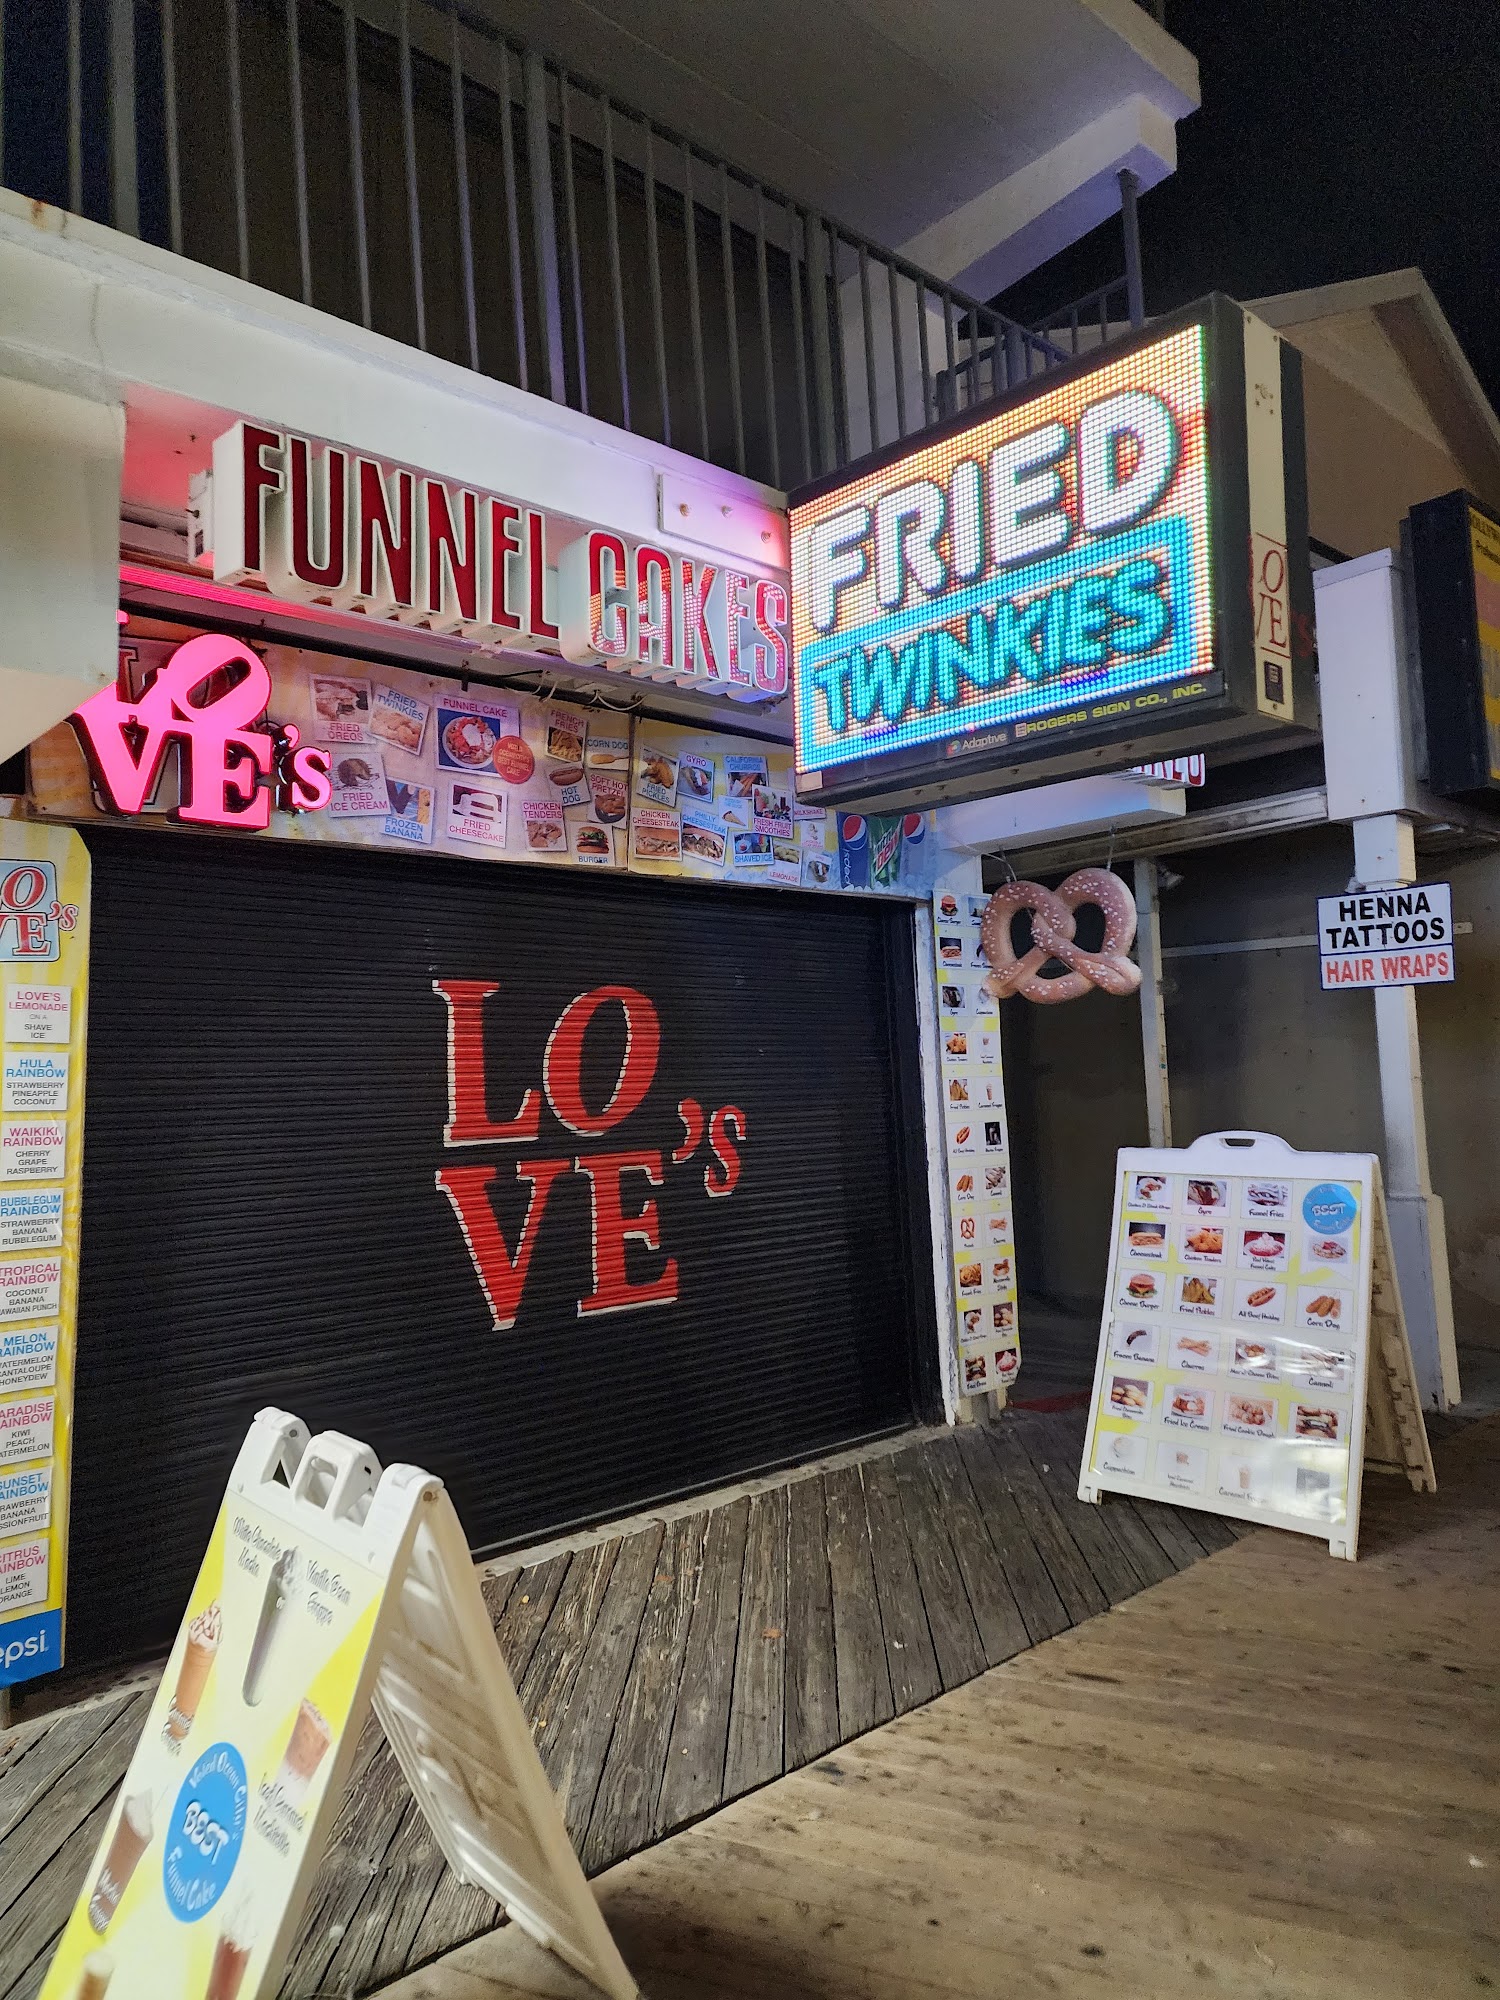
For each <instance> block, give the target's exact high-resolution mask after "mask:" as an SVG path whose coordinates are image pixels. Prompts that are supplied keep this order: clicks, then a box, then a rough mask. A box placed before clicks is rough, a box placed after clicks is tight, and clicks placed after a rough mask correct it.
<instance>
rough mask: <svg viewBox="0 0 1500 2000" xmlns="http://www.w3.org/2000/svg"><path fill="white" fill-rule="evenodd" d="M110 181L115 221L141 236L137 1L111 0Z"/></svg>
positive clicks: (131, 232) (117, 225) (127, 232)
mask: <svg viewBox="0 0 1500 2000" xmlns="http://www.w3.org/2000/svg"><path fill="white" fill-rule="evenodd" d="M109 179H110V197H111V206H112V207H113V210H114V215H113V221H114V226H115V228H116V229H122V230H124V232H125V234H126V235H127V236H139V235H140V233H141V191H140V184H139V181H138V178H137V170H136V149H135V0H109Z"/></svg>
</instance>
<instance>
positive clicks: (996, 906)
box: [979, 868, 1141, 1006]
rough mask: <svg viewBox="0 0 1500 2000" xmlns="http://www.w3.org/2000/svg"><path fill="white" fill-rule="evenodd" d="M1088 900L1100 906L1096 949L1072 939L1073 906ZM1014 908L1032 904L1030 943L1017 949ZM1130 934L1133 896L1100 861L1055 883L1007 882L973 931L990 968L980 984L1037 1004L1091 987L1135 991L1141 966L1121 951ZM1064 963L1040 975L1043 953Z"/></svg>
mask: <svg viewBox="0 0 1500 2000" xmlns="http://www.w3.org/2000/svg"><path fill="white" fill-rule="evenodd" d="M1086 903H1093V904H1095V905H1096V906H1097V907H1098V908H1099V909H1100V910H1101V911H1102V912H1103V914H1104V942H1103V944H1102V945H1101V947H1100V949H1099V950H1098V951H1085V950H1084V949H1083V947H1082V946H1081V945H1078V944H1075V943H1074V941H1073V940H1074V936H1075V934H1076V932H1077V929H1078V924H1077V919H1076V918H1075V916H1074V912H1075V911H1076V910H1080V909H1082V908H1083V906H1084V905H1085V904H1086ZM1020 910H1029V911H1030V912H1031V935H1032V939H1033V943H1032V946H1031V949H1030V950H1029V951H1026V952H1023V953H1020V954H1019V955H1018V954H1017V952H1016V948H1015V945H1014V943H1013V942H1012V939H1011V926H1012V925H1013V923H1014V922H1015V919H1016V914H1017V912H1018V911H1020ZM1134 936H1135V902H1134V899H1133V898H1132V896H1131V894H1130V891H1129V890H1128V889H1127V888H1126V886H1125V884H1124V883H1123V882H1122V881H1121V880H1120V878H1119V876H1118V875H1114V874H1111V873H1110V871H1109V870H1108V869H1107V868H1080V869H1079V870H1078V871H1077V873H1076V874H1073V875H1070V876H1069V877H1068V879H1067V881H1066V882H1063V883H1061V884H1060V885H1059V886H1058V887H1057V888H1056V889H1044V888H1043V887H1042V885H1041V883H1040V882H1008V883H1007V884H1006V885H1005V887H1004V888H1003V889H997V890H996V891H995V893H994V895H993V896H991V898H990V900H989V904H988V906H987V908H986V909H985V913H984V917H983V920H982V922H981V924H980V927H979V939H980V943H981V945H982V946H983V948H984V955H985V957H986V958H987V959H988V960H989V962H990V965H991V967H992V970H991V972H990V975H989V977H988V978H987V979H986V980H985V982H984V984H985V989H986V991H987V992H990V993H993V994H994V995H995V996H996V997H997V998H998V999H1002V1000H1003V999H1004V998H1005V996H1006V995H1007V994H1008V993H1019V994H1021V995H1023V996H1024V997H1025V998H1026V999H1027V1000H1034V1001H1036V1002H1037V1003H1038V1004H1039V1005H1041V1006H1047V1005H1051V1004H1053V1003H1055V1002H1057V1001H1060V1000H1080V999H1082V997H1083V995H1084V994H1085V993H1088V992H1091V991H1092V990H1093V988H1094V987H1096V986H1102V987H1103V989H1104V991H1105V992H1106V993H1116V994H1120V995H1122V996H1123V995H1124V994H1126V993H1134V992H1135V990H1136V988H1137V987H1138V986H1139V985H1140V983H1141V968H1140V967H1139V966H1138V965H1136V964H1135V963H1134V962H1133V961H1132V960H1131V959H1129V958H1128V957H1127V956H1126V953H1127V952H1128V950H1129V949H1130V944H1131V940H1132V939H1133V938H1134ZM1052 958H1055V959H1058V960H1060V962H1061V963H1062V964H1063V965H1065V966H1066V967H1067V968H1068V970H1067V971H1066V972H1063V973H1056V974H1054V975H1053V976H1052V977H1051V978H1050V979H1044V978H1043V977H1042V967H1043V966H1044V965H1045V964H1046V963H1047V961H1048V959H1052Z"/></svg>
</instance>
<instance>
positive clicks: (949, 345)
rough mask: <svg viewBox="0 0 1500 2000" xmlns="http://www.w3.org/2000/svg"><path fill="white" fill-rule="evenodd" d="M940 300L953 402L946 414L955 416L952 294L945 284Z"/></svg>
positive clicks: (956, 411)
mask: <svg viewBox="0 0 1500 2000" xmlns="http://www.w3.org/2000/svg"><path fill="white" fill-rule="evenodd" d="M942 300H943V345H944V347H945V348H946V350H947V356H948V395H949V397H950V398H951V400H952V403H953V408H952V409H951V410H950V411H949V412H948V415H949V416H950V417H956V416H957V415H958V348H957V345H956V343H955V341H954V338H953V294H952V292H950V291H949V290H948V289H947V287H946V286H945V287H944V288H943V293H942Z"/></svg>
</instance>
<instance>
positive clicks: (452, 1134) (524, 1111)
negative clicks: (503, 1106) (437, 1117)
mask: <svg viewBox="0 0 1500 2000" xmlns="http://www.w3.org/2000/svg"><path fill="white" fill-rule="evenodd" d="M432 990H433V992H434V993H441V994H442V996H443V999H444V1000H445V1001H446V1002H447V1005H448V1123H447V1124H446V1125H445V1126H444V1127H443V1144H444V1145H445V1146H478V1145H483V1144H484V1143H485V1142H486V1141H488V1140H496V1139H516V1140H521V1141H528V1140H532V1139H535V1138H536V1137H537V1136H538V1135H539V1133H540V1131H541V1125H542V1097H541V1092H540V1091H538V1090H534V1089H528V1090H527V1091H526V1092H525V1093H524V1094H523V1096H522V1098H521V1108H520V1110H519V1111H518V1112H517V1113H516V1115H515V1117H514V1118H508V1119H506V1120H504V1122H503V1123H501V1124H498V1125H497V1124H495V1123H494V1122H493V1121H492V1120H491V1118H490V1114H489V1098H488V1093H487V1090H486V1086H485V1080H484V1018H483V1008H484V1003H485V1001H486V1000H488V999H489V997H490V995H491V994H492V993H498V992H499V990H500V989H499V987H498V986H493V985H489V984H487V983H486V982H485V981H484V980H482V979H434V980H433V982H432Z"/></svg>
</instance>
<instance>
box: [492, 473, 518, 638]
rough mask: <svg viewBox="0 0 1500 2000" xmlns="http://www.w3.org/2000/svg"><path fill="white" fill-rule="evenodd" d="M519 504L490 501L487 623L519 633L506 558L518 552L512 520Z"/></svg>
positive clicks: (514, 523) (515, 518)
mask: <svg viewBox="0 0 1500 2000" xmlns="http://www.w3.org/2000/svg"><path fill="white" fill-rule="evenodd" d="M520 518H521V510H520V508H519V507H513V506H512V505H511V503H510V502H509V501H508V500H491V502H490V623H491V624H492V625H498V626H500V627H501V628H502V629H503V630H504V631H507V632H519V631H520V629H521V618H520V614H519V613H518V612H515V611H512V610H511V608H510V558H511V557H512V556H518V555H519V554H520V553H521V541H520V537H519V536H518V535H517V533H516V523H517V522H518V521H519V520H520Z"/></svg>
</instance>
